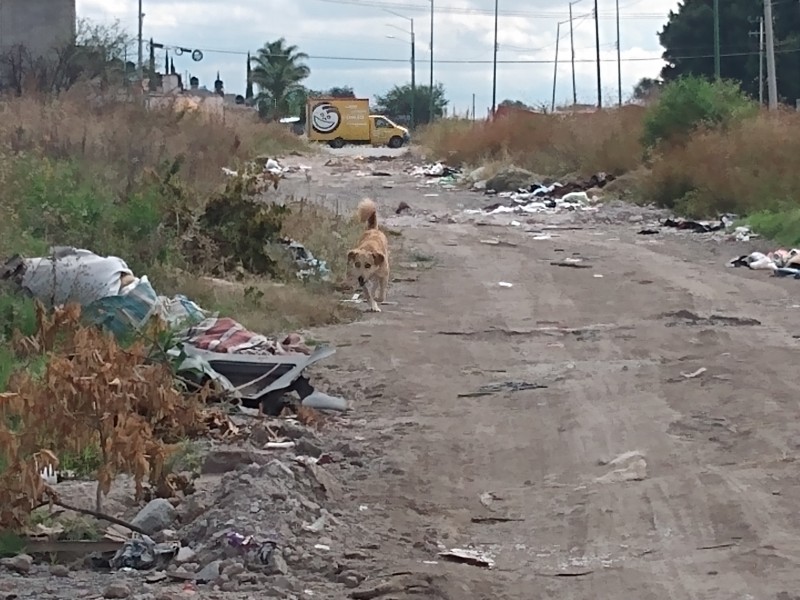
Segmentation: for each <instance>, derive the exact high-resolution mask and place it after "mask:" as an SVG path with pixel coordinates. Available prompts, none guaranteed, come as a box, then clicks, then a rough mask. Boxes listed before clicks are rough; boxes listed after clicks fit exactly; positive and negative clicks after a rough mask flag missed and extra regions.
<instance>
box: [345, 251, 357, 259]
mask: <svg viewBox="0 0 800 600" xmlns="http://www.w3.org/2000/svg"><path fill="white" fill-rule="evenodd" d="M356 256H358V252H356V251H355V250H350V252H348V253H347V260H349V261H353V260H355V259H356Z"/></svg>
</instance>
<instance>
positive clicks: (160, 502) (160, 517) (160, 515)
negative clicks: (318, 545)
mask: <svg viewBox="0 0 800 600" xmlns="http://www.w3.org/2000/svg"><path fill="white" fill-rule="evenodd" d="M177 518H178V511H177V510H175V507H174V506H172V504H171V503H170V501H169V500H166V499H164V498H156V499H155V500H151V501H150V502H148V503H147V504H146V505H145V506H144V508H143V509H142V510H140V511H139V514H138V515H136V516H135V517H134V518H133V521H131V524H132V525H135V526H137V527H140V528H141V529H143V530H144V531H145V532H147V533H148V534H152V533H156V532H160V531H162V530H164V529H167V528H168V527H169V526H170V525H172V523H174V522H175V519H177Z"/></svg>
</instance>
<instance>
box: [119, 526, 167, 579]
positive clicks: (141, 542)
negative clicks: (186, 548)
mask: <svg viewBox="0 0 800 600" xmlns="http://www.w3.org/2000/svg"><path fill="white" fill-rule="evenodd" d="M179 550H180V544H179V543H177V542H168V543H164V544H156V543H155V542H154V541H153V539H152V538H150V537H149V536H146V535H138V534H134V535H133V536H132V537H131V538H130V539H129V540H128V541H126V542H125V545H124V546H123V547H122V548H120V549H119V550H117V552H116V554H114V557H113V558H112V559H111V560H110V561H108V564H109V566H110V567H111V568H112V569H136V570H137V571H146V570H148V569H153V568H156V567H159V568H163V567H164V566H166V564H167V563H169V562H170V561H171V560H172V559H173V558H175V557H176V556H177V555H178V551H179Z"/></svg>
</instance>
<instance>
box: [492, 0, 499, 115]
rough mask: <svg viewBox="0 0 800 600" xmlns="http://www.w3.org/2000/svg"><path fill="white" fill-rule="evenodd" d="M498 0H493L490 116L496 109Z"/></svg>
mask: <svg viewBox="0 0 800 600" xmlns="http://www.w3.org/2000/svg"><path fill="white" fill-rule="evenodd" d="M499 5H500V0H494V58H493V59H492V116H494V111H495V110H496V109H497V17H498V7H499Z"/></svg>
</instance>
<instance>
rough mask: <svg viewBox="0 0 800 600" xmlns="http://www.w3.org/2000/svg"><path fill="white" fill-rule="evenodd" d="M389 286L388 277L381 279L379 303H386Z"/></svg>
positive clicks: (379, 283) (379, 281) (379, 282)
mask: <svg viewBox="0 0 800 600" xmlns="http://www.w3.org/2000/svg"><path fill="white" fill-rule="evenodd" d="M388 286H389V278H388V277H381V278H380V280H378V298H377V300H378V302H380V303H383V302H386V288H387V287H388Z"/></svg>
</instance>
